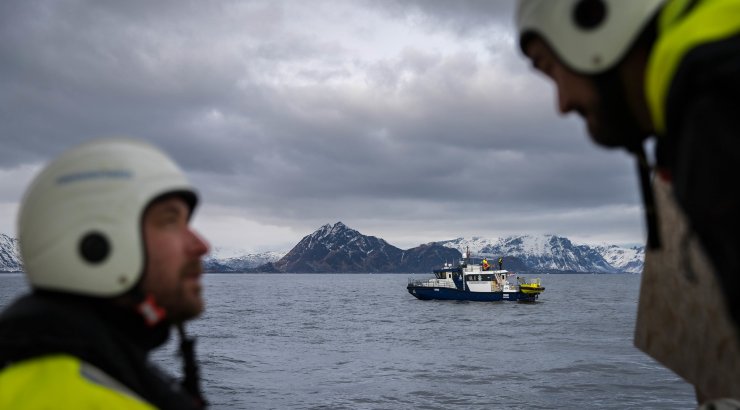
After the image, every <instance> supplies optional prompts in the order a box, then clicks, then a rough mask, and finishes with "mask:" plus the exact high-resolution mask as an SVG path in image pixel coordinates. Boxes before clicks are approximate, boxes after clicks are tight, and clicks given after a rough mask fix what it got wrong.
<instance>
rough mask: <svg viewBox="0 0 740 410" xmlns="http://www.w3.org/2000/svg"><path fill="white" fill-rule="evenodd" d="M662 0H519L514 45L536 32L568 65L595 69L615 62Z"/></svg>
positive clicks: (588, 70) (579, 69) (589, 70)
mask: <svg viewBox="0 0 740 410" xmlns="http://www.w3.org/2000/svg"><path fill="white" fill-rule="evenodd" d="M663 1H664V0H520V1H519V5H518V9H517V17H516V19H517V28H518V30H519V44H520V46H522V49H523V48H524V43H525V42H526V40H527V38H528V36H529V35H532V34H536V35H538V36H540V37H542V39H543V40H544V41H545V42H547V43H548V44H549V45H550V47H552V49H553V51H554V52H555V54H556V55H557V56H558V57H559V58H560V59H561V61H562V62H563V63H564V64H565V65H567V66H568V67H570V68H571V69H572V70H574V71H577V72H580V73H584V74H598V73H602V72H604V71H607V70H609V69H610V68H612V67H613V66H614V65H615V64H617V63H618V62H619V61H620V60H621V59H622V57H624V55H625V54H626V52H627V50H629V48H630V46H631V45H632V43H633V42H634V41H635V40H636V39H637V37H638V36H639V35H640V33H641V32H642V30H643V29H644V28H645V26H646V24H647V23H648V22H649V21H650V20H651V19H652V18H653V16H654V15H655V13H656V12H657V11H658V8H659V7H660V5H661V4H662V3H663Z"/></svg>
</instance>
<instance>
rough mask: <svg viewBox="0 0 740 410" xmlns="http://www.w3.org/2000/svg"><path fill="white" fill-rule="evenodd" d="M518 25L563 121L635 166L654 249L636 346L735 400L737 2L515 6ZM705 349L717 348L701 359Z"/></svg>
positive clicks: (524, 1)
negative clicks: (582, 125)
mask: <svg viewBox="0 0 740 410" xmlns="http://www.w3.org/2000/svg"><path fill="white" fill-rule="evenodd" d="M517 26H518V31H519V44H520V46H521V49H522V51H523V52H524V53H525V54H526V56H527V57H529V59H531V61H532V63H533V65H534V67H535V68H536V69H537V70H539V71H541V72H542V73H544V74H545V75H546V76H547V77H549V78H550V79H552V80H553V82H554V83H555V85H556V87H557V92H558V108H559V110H560V112H561V113H563V114H566V113H569V112H576V113H578V114H580V115H581V116H582V117H583V119H584V121H585V122H586V125H587V129H588V132H589V134H590V135H591V137H592V138H593V140H594V141H595V142H596V143H597V144H599V145H602V146H605V147H610V148H618V147H621V148H625V149H627V150H628V151H629V152H631V153H633V154H634V155H635V156H636V158H637V159H638V169H639V172H640V181H641V185H642V195H643V200H644V202H645V211H646V216H647V227H648V241H647V242H648V243H647V248H648V250H647V253H646V261H645V266H646V267H645V272H644V273H645V274H644V275H643V285H642V287H641V297H640V312H639V313H638V326H637V332H636V337H635V341H636V344H637V345H638V346H639V347H640V348H642V349H643V350H646V351H648V352H649V353H650V354H651V355H652V356H653V357H655V358H656V359H658V360H659V361H661V362H663V363H669V367H671V368H672V369H674V370H676V371H677V372H678V373H679V374H681V375H682V376H684V377H685V378H687V380H690V381H692V382H694V383H695V384H696V385H697V396H698V398H699V399H700V401H701V400H703V399H704V398H712V397H717V396H718V395H719V396H721V395H731V396H735V397H737V396H739V395H740V374H738V370H737V368H738V367H740V360H738V357H737V356H738V346H737V345H738V343H737V340H738V333H737V332H738V330H740V195H738V192H737V191H738V189H737V187H738V183H737V182H736V180H735V173H734V169H733V168H734V165H736V164H738V163H740V98H738V95H740V0H667V1H666V0H520V1H519V4H518V10H517ZM652 136H655V137H657V138H656V142H657V144H656V147H657V148H656V170H657V176H656V178H655V179H654V182H653V184H654V186H653V187H651V178H650V171H651V169H650V166H649V165H648V161H647V159H646V156H645V154H644V149H643V144H644V142H645V141H646V139H648V138H650V137H652ZM676 204H677V206H676ZM656 205H657V206H656ZM656 210H657V212H656ZM696 238H698V241H697V240H696ZM705 256H706V257H705ZM707 257H708V258H707ZM707 259H708V261H707ZM703 272H709V273H708V274H707V275H703ZM655 278H659V279H655ZM659 282H660V284H659ZM659 286H661V287H662V289H664V290H665V291H664V292H663V293H661V291H660V289H658V290H656V289H657V288H658V287H659ZM668 289H671V290H673V292H672V293H671V294H669V293H668V291H667V290H668ZM713 289H716V292H714V291H713ZM677 290H682V291H685V292H681V291H677ZM704 296H706V297H705V298H704V299H703V300H700V299H701V298H702V297H704ZM717 299H719V300H720V301H719V302H717V301H716V300H717ZM715 304H716V305H717V306H718V309H719V311H717V310H714V305H715ZM723 309H724V312H722V310H723ZM696 312H702V314H703V316H702V314H698V313H696ZM661 315H662V316H661ZM707 317H710V318H711V321H709V320H707ZM661 322H662V323H661ZM690 322H693V323H690ZM725 325H726V326H725ZM692 326H694V327H693V328H692V330H691V331H688V330H686V329H688V328H691V327H692ZM702 326H703V327H702ZM725 328H727V329H729V330H727V331H726V330H725ZM671 338H672V339H673V340H670V339H671ZM663 341H665V343H666V344H665V345H664V344H662V343H663ZM668 343H673V346H670V347H669V345H668ZM723 346H724V347H723ZM702 348H705V349H706V350H719V352H718V353H717V354H716V355H715V356H713V357H712V358H711V360H703V361H702V360H699V359H697V360H694V358H699V357H701V356H700V353H698V352H697V351H696V350H702ZM682 349H683V350H682ZM691 349H693V351H692V350H691ZM683 353H685V354H683ZM671 356H672V357H671ZM678 356H683V357H682V358H678ZM692 360H694V362H693V363H691V364H687V363H689V362H691V361H692ZM722 366H725V367H722ZM718 372H719V373H720V375H719V376H720V377H719V378H718V377H717V373H718ZM733 378H734V380H732V379H733ZM728 379H729V380H728ZM710 380H712V381H710Z"/></svg>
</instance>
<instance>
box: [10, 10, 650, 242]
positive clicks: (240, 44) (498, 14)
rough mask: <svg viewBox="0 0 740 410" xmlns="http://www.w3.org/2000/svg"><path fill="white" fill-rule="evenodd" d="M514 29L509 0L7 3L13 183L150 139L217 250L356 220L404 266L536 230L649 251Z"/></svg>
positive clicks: (626, 186)
mask: <svg viewBox="0 0 740 410" xmlns="http://www.w3.org/2000/svg"><path fill="white" fill-rule="evenodd" d="M512 13H513V3H512V2H490V1H466V2H455V3H450V2H446V1H403V2H401V1H387V2H367V1H359V0H358V1H353V2H330V1H316V2H310V3H308V2H306V3H302V2H288V1H285V2H283V1H277V2H276V1H250V2H237V1H235V2H232V1H217V2H209V3H202V2H174V1H164V2H155V3H151V2H144V1H134V2H108V1H103V2H87V1H72V0H62V1H39V0H29V1H24V2H10V3H5V4H2V5H0V61H3V63H2V64H0V90H2V92H0V138H2V143H3V150H2V151H0V171H2V170H4V172H6V173H8V172H16V171H14V170H19V169H30V168H34V167H35V168H34V169H37V168H38V167H39V166H40V164H41V163H43V162H45V161H47V160H49V159H50V158H51V157H53V156H54V155H57V154H58V153H60V152H61V151H63V150H64V149H67V148H69V147H70V146H72V145H75V144H77V143H80V142H82V141H84V140H88V139H90V138H94V137H99V136H106V135H129V136H134V137H139V138H144V139H147V140H150V141H152V142H153V143H155V144H156V145H158V146H160V147H162V148H163V149H164V150H166V151H167V152H169V153H170V154H171V155H172V156H173V157H174V158H175V159H176V160H177V161H178V162H179V163H180V164H181V165H182V166H183V168H184V169H186V170H187V172H188V174H189V176H190V177H191V179H193V181H194V182H195V183H196V185H197V186H199V187H200V189H201V191H202V193H203V196H204V199H205V201H204V203H205V204H206V205H205V206H204V209H203V212H202V213H200V214H199V216H198V219H197V223H198V226H199V227H200V229H201V230H202V231H204V234H205V235H206V236H211V235H212V236H213V237H212V238H211V241H212V242H214V243H215V244H216V245H221V242H224V243H223V245H228V246H234V245H242V246H244V247H245V248H253V249H257V248H259V249H262V250H264V249H269V248H270V246H273V245H274V246H285V244H286V243H291V242H295V241H297V239H300V237H301V236H302V235H304V234H307V233H309V232H310V231H312V230H313V229H316V228H317V227H318V226H320V225H323V224H324V223H329V222H335V221H337V220H342V221H344V222H345V223H347V224H348V225H349V226H351V227H353V228H356V229H359V230H360V231H362V232H367V233H372V234H374V235H376V236H381V237H384V238H386V239H388V240H389V241H391V242H392V243H393V242H394V239H396V238H397V241H398V243H396V244H397V245H398V246H402V247H403V246H407V245H408V246H412V245H414V244H416V243H417V242H418V243H421V242H427V241H430V240H437V239H442V238H440V236H441V237H455V236H462V235H465V234H466V233H468V232H473V231H475V232H476V233H477V234H480V235H490V236H495V235H498V234H500V233H501V232H504V231H506V232H515V231H516V230H517V226H519V227H520V231H521V232H520V233H528V232H535V231H543V232H548V233H563V234H566V233H568V234H571V235H576V236H581V237H594V236H600V237H604V236H608V235H609V234H610V232H614V237H619V238H620V240H622V238H626V239H628V240H629V241H632V242H637V241H639V238H640V237H641V236H642V232H641V230H640V228H639V226H640V225H639V220H640V216H639V208H638V204H639V202H638V199H637V195H636V193H637V189H636V186H635V185H636V184H635V181H636V177H634V176H633V170H632V164H631V162H630V160H629V159H628V158H627V157H626V156H625V155H615V154H614V153H613V152H605V151H599V150H597V149H596V148H594V147H593V145H592V144H591V143H590V142H589V141H588V139H587V137H586V136H585V133H584V130H583V125H582V124H581V122H580V120H577V119H575V118H567V119H562V118H559V117H557V116H556V114H555V112H554V103H555V102H554V100H555V97H554V94H553V89H552V86H551V85H550V84H548V83H547V82H546V81H545V80H544V79H543V78H541V77H538V76H537V75H535V74H533V73H532V72H531V70H530V69H529V67H528V64H527V63H526V62H525V61H524V60H523V59H522V57H521V56H520V54H519V51H518V48H517V46H516V43H515V35H514V33H513V28H512V24H511V21H512V19H513V15H512ZM6 184H10V182H8V180H7V179H3V178H0V192H4V195H5V197H6V200H7V201H11V202H8V203H9V204H10V205H8V206H11V207H12V201H14V200H17V199H19V194H18V189H17V187H15V186H13V187H12V188H11V186H10V185H6ZM605 210H609V211H608V212H607V211H605ZM576 211H577V212H576ZM577 213H581V214H592V215H594V218H591V219H589V218H582V217H579V216H577V215H576V214H577ZM599 214H603V215H604V219H603V221H602V222H598V221H597V220H598V218H597V217H596V216H597V215H599ZM607 214H609V215H613V216H607ZM5 219H6V220H7V219H8V217H7V216H6V217H5ZM225 221H228V222H225ZM635 221H637V222H635ZM230 224H231V225H232V226H234V227H237V228H235V230H238V231H239V232H240V234H235V233H234V231H232V232H227V231H228V230H226V229H224V227H225V226H228V225H230ZM6 225H7V223H6ZM237 238H238V239H237ZM226 242H228V243H226Z"/></svg>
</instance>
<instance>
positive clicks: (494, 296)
mask: <svg viewBox="0 0 740 410" xmlns="http://www.w3.org/2000/svg"><path fill="white" fill-rule="evenodd" d="M406 289H407V290H408V291H409V293H410V294H412V295H413V296H414V297H416V298H417V299H421V300H468V301H472V302H497V301H502V300H509V301H520V302H534V301H535V300H536V299H537V295H527V294H524V293H522V292H470V291H464V290H460V289H455V288H448V287H443V286H442V287H432V286H415V285H411V284H410V285H408V286H407V287H406Z"/></svg>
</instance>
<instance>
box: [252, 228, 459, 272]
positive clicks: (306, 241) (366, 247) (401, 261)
mask: <svg viewBox="0 0 740 410" xmlns="http://www.w3.org/2000/svg"><path fill="white" fill-rule="evenodd" d="M459 259H460V253H459V252H458V251H457V250H455V249H450V248H447V247H444V246H441V245H439V244H435V243H431V244H426V245H420V246H417V247H415V248H411V249H407V250H402V249H400V248H397V247H395V246H393V245H391V244H389V243H388V242H386V241H384V240H383V239H380V238H376V237H375V236H367V235H363V234H361V233H360V232H358V231H356V230H354V229H351V228H349V227H347V226H346V225H345V224H343V223H342V222H337V223H335V224H334V225H329V224H327V225H324V226H322V227H321V228H319V229H318V230H316V231H315V232H313V233H312V234H310V235H306V236H305V237H303V239H301V241H300V242H298V244H297V245H296V246H295V247H293V249H291V250H290V252H288V253H287V254H286V255H285V256H284V257H283V258H282V259H280V260H279V261H277V262H275V263H274V264H271V265H269V266H266V267H265V270H269V271H276V272H429V271H431V269H432V268H434V267H439V266H440V265H442V263H444V262H445V261H452V260H459Z"/></svg>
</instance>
